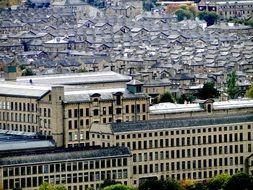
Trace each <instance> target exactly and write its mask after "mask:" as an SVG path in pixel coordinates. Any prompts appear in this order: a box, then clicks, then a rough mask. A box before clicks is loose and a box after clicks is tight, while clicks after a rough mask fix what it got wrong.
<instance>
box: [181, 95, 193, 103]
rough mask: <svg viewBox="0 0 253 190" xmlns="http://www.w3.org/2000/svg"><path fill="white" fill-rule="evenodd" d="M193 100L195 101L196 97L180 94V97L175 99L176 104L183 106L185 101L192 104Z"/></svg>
mask: <svg viewBox="0 0 253 190" xmlns="http://www.w3.org/2000/svg"><path fill="white" fill-rule="evenodd" d="M195 99H196V97H195V96H193V95H192V94H181V96H180V97H179V98H178V99H177V103H179V104H184V103H185V101H187V102H193V100H195Z"/></svg>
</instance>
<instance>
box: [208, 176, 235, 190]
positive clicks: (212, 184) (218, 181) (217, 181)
mask: <svg viewBox="0 0 253 190" xmlns="http://www.w3.org/2000/svg"><path fill="white" fill-rule="evenodd" d="M230 177H231V176H230V175H229V174H227V173H223V174H220V175H217V176H215V177H213V178H212V179H210V180H209V181H208V182H207V186H208V190H219V189H223V188H224V187H225V185H226V183H227V182H228V180H229V179H230Z"/></svg>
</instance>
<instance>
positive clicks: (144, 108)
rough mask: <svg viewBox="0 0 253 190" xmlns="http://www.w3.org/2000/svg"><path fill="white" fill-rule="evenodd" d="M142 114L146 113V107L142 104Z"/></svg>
mask: <svg viewBox="0 0 253 190" xmlns="http://www.w3.org/2000/svg"><path fill="white" fill-rule="evenodd" d="M142 112H146V105H145V104H142Z"/></svg>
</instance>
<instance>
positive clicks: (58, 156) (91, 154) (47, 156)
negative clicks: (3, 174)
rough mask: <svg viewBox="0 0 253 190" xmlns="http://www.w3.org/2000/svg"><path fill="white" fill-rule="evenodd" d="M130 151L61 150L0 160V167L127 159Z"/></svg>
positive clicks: (99, 149)
mask: <svg viewBox="0 0 253 190" xmlns="http://www.w3.org/2000/svg"><path fill="white" fill-rule="evenodd" d="M129 156H130V150H129V148H127V147H110V148H96V149H88V150H87V149H86V150H85V149H83V150H82V149H81V148H80V149H79V150H78V149H77V150H74V149H65V150H64V149H63V150H62V151H59V152H57V151H55V152H52V151H48V152H44V151H43V152H41V153H40V152H38V151H37V152H35V153H34V154H27V155H22V156H9V157H4V158H0V165H1V166H8V165H21V164H34V163H42V162H61V161H73V160H96V159H101V158H102V159H106V158H119V157H129Z"/></svg>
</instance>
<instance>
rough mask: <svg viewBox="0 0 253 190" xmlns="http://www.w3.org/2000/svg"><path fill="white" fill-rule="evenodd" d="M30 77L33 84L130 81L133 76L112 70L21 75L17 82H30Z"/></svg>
mask: <svg viewBox="0 0 253 190" xmlns="http://www.w3.org/2000/svg"><path fill="white" fill-rule="evenodd" d="M30 79H32V82H33V85H68V84H71V85H73V84H94V83H108V82H129V81H130V80H131V77H130V76H126V75H122V74H119V73H115V72H112V71H103V72H87V73H71V74H56V75H41V76H31V77H20V78H18V79H17V83H25V84H28V83H29V81H30Z"/></svg>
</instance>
